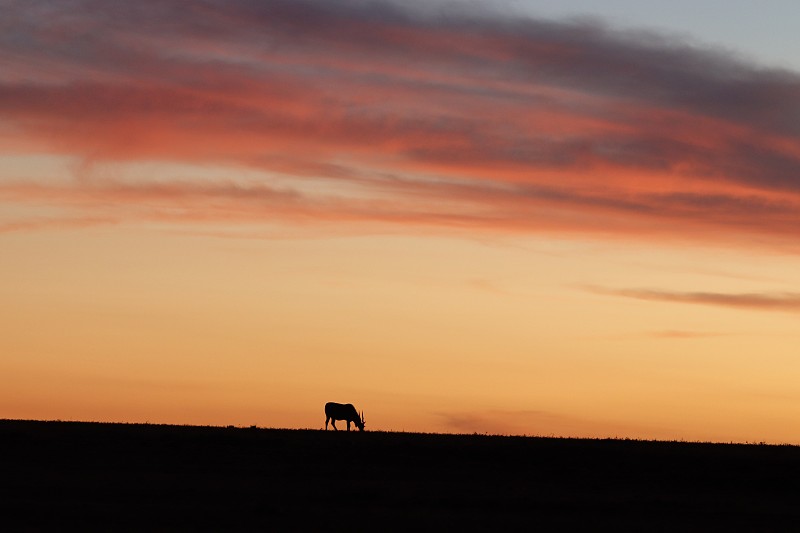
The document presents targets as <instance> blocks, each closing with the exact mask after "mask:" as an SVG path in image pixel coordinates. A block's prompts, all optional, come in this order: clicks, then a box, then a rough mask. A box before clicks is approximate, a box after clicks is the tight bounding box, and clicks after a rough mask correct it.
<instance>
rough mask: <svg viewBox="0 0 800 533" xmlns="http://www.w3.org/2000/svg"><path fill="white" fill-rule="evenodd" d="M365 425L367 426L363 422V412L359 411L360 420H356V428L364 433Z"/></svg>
mask: <svg viewBox="0 0 800 533" xmlns="http://www.w3.org/2000/svg"><path fill="white" fill-rule="evenodd" d="M365 425H367V422H366V421H365V420H364V411H361V420H356V427H358V430H359V431H364V426H365Z"/></svg>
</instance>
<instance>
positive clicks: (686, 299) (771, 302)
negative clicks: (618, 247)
mask: <svg viewBox="0 0 800 533" xmlns="http://www.w3.org/2000/svg"><path fill="white" fill-rule="evenodd" d="M585 290H587V291H590V292H593V293H596V294H605V295H609V296H621V297H624V298H633V299H636V300H647V301H655V302H675V303H687V304H700V305H714V306H719V307H731V308H738V309H754V310H762V311H785V312H792V313H797V312H800V293H796V292H777V293H776V292H764V293H718V292H675V291H664V290H655V289H608V288H599V287H585Z"/></svg>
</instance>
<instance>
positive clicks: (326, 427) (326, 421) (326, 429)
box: [325, 416, 331, 431]
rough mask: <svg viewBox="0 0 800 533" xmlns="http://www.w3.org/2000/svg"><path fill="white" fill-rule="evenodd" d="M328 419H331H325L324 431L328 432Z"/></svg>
mask: <svg viewBox="0 0 800 533" xmlns="http://www.w3.org/2000/svg"><path fill="white" fill-rule="evenodd" d="M330 419H331V417H329V416H327V417H325V431H328V420H330Z"/></svg>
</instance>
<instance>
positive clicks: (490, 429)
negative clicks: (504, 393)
mask: <svg viewBox="0 0 800 533" xmlns="http://www.w3.org/2000/svg"><path fill="white" fill-rule="evenodd" d="M436 415H437V416H438V417H439V418H440V419H441V421H442V424H443V425H444V427H446V428H447V429H449V430H451V431H454V432H456V433H488V434H496V435H502V434H505V435H554V436H563V437H575V436H584V435H605V436H609V437H613V436H615V435H624V434H631V433H640V434H656V433H658V432H657V431H656V430H655V428H644V427H639V426H635V425H631V424H621V423H618V422H614V421H610V420H591V419H588V418H584V417H578V416H573V415H569V414H564V413H557V412H552V411H543V410H533V409H527V410H517V411H513V410H511V411H510V410H481V411H473V412H464V411H460V412H458V411H452V412H439V413H436Z"/></svg>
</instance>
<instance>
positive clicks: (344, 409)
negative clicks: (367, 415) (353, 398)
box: [325, 402, 366, 431]
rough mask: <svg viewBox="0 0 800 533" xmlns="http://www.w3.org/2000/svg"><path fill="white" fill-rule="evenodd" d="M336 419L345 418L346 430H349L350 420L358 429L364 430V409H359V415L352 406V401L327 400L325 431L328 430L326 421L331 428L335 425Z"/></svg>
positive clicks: (334, 427)
mask: <svg viewBox="0 0 800 533" xmlns="http://www.w3.org/2000/svg"><path fill="white" fill-rule="evenodd" d="M337 420H347V431H350V422H352V423H354V424H355V425H356V427H357V428H358V430H359V431H364V424H366V422H365V421H364V411H361V416H359V415H358V411H356V408H355V407H353V404H352V403H334V402H328V403H326V404H325V431H328V421H330V422H331V425H332V426H333V429H338V428H337V427H336V421H337Z"/></svg>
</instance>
